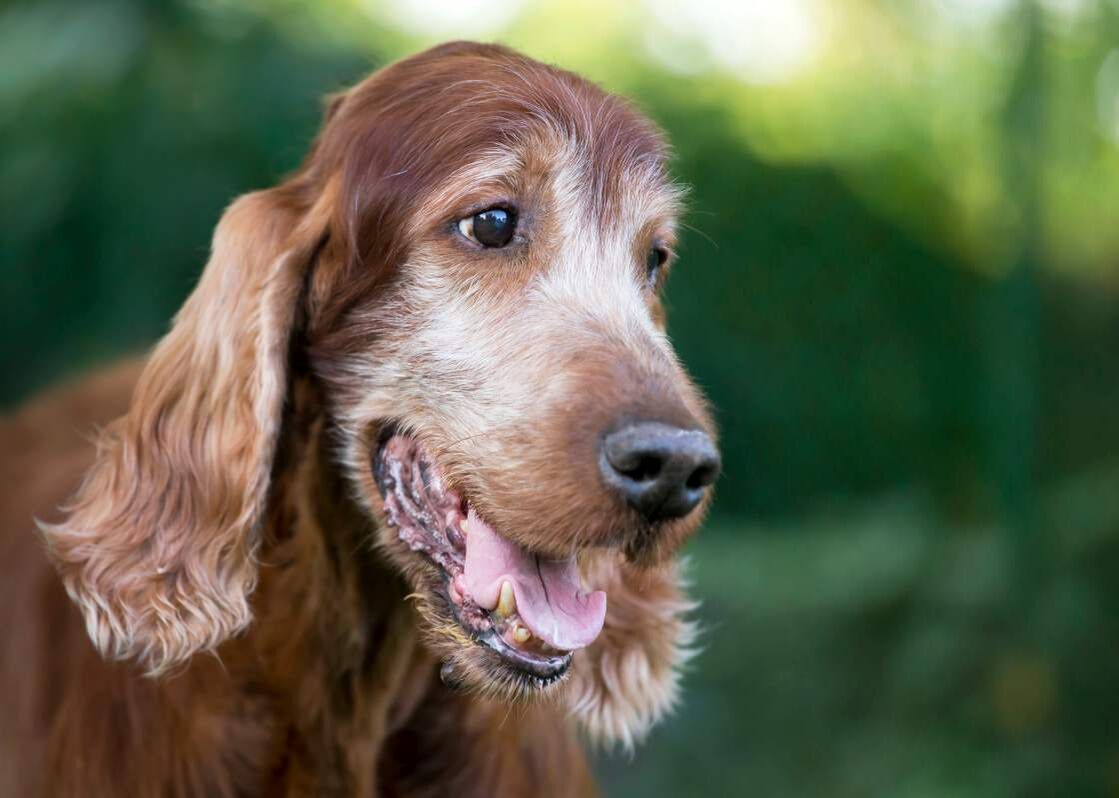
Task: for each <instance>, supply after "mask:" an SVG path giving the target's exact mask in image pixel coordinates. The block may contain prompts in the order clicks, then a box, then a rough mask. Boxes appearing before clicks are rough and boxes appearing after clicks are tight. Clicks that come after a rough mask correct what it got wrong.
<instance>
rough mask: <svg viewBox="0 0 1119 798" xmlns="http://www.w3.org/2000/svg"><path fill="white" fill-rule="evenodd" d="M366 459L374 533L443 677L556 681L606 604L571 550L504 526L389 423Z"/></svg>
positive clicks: (494, 684) (503, 684)
mask: <svg viewBox="0 0 1119 798" xmlns="http://www.w3.org/2000/svg"><path fill="white" fill-rule="evenodd" d="M372 466H373V476H374V481H375V482H376V484H377V488H378V490H379V492H380V496H381V507H382V510H381V513H382V515H383V519H382V520H383V522H384V523H383V524H382V539H381V542H382V544H383V545H384V546H385V547H386V548H387V549H388V550H389V551H390V553H391V554H392V557H393V559H394V560H395V561H396V562H397V563H398V565H400V566H402V569H403V570H404V571H405V574H406V576H407V577H408V578H409V579H410V581H411V583H412V587H413V589H414V591H415V594H414V598H415V599H416V600H417V603H418V607H419V610H420V614H421V616H422V617H424V619H425V626H426V627H427V628H426V629H425V630H424V632H425V637H426V638H427V641H428V643H429V645H430V646H431V647H432V648H433V649H434V650H435V651H436V652H437V654H438V655H439V656H441V657H442V659H443V666H442V669H441V676H442V678H443V681H444V682H445V683H446V684H448V685H449V686H452V687H455V688H460V689H468V690H475V691H479V692H482V693H485V694H487V695H491V696H494V697H501V698H505V699H517V698H521V697H529V696H536V695H539V694H540V693H541V692H544V691H548V690H550V689H552V688H554V686H556V685H558V684H560V683H561V682H563V680H564V678H565V677H566V675H567V673H568V670H569V668H570V666H571V660H572V657H573V655H574V654H575V652H576V651H578V650H579V649H581V648H585V647H586V646H588V645H590V644H591V643H593V642H594V640H595V638H597V636H598V634H599V633H600V632H601V630H602V625H603V621H604V618H605V614H606V600H607V597H606V594H605V593H603V592H602V591H594V590H588V589H587V587H586V586H585V585H584V584H583V582H582V579H581V576H580V573H579V568H578V565H577V563H576V557H575V554H571V555H570V556H568V557H565V558H561V559H556V558H554V557H548V556H546V555H544V554H541V553H539V552H534V551H532V550H530V549H527V548H525V547H524V546H522V545H520V544H519V543H516V542H514V541H512V540H510V539H508V538H506V537H505V536H503V535H502V534H501V533H500V532H498V531H497V530H495V529H494V528H493V527H492V526H491V525H490V524H489V523H487V522H486V521H485V520H484V519H483V518H482V517H481V515H480V514H479V512H478V511H477V509H476V508H475V507H474V506H473V505H472V504H471V502H470V501H469V499H468V498H467V497H465V496H464V495H463V494H462V493H461V492H460V491H458V490H457V489H455V488H454V487H452V486H451V485H449V484H448V483H447V482H446V481H445V479H444V477H443V472H442V470H441V468H440V467H439V465H438V464H437V463H436V462H434V460H433V459H432V458H431V456H430V455H429V453H428V451H427V450H426V448H425V447H424V446H423V444H422V443H421V442H420V440H419V439H418V438H417V437H415V436H412V435H409V434H406V433H402V432H400V431H399V430H398V428H397V427H395V426H394V425H387V426H386V427H385V428H383V431H382V432H381V434H380V436H379V438H378V441H377V444H376V446H375V447H374V451H373V452H372Z"/></svg>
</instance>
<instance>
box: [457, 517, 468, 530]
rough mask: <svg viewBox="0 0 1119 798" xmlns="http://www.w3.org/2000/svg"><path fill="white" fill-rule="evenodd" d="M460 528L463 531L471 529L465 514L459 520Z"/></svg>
mask: <svg viewBox="0 0 1119 798" xmlns="http://www.w3.org/2000/svg"><path fill="white" fill-rule="evenodd" d="M458 528H459V529H461V530H462V531H463V532H469V531H470V530H469V529H467V524H466V516H463V517H462V518H460V519H459V520H458Z"/></svg>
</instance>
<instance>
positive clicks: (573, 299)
mask: <svg viewBox="0 0 1119 798" xmlns="http://www.w3.org/2000/svg"><path fill="white" fill-rule="evenodd" d="M664 161H665V151H664V146H663V144H662V141H661V139H660V137H659V135H658V134H657V132H656V131H655V129H654V128H653V127H652V126H651V125H650V124H649V123H648V122H647V121H646V120H644V119H643V118H641V117H640V116H638V115H637V114H636V113H634V112H633V111H632V110H630V109H629V108H628V107H627V106H626V105H625V104H624V103H623V102H622V101H620V100H618V99H617V98H615V97H612V96H610V95H607V94H605V93H603V92H602V91H600V90H599V89H597V88H596V87H594V86H591V85H590V84H588V83H586V82H585V81H583V80H581V79H579V78H577V77H575V76H573V75H571V74H569V73H565V72H561V71H559V70H555V69H552V68H549V67H545V66H543V65H541V64H538V63H536V62H533V61H530V60H529V59H526V58H523V57H521V56H518V55H516V54H515V53H512V52H511V51H508V50H505V49H503V48H497V47H485V46H478V45H467V44H455V45H447V46H443V47H440V48H436V49H434V50H432V51H428V52H427V53H424V54H421V55H420V56H416V57H414V58H411V59H408V60H406V61H403V62H400V63H398V64H396V65H393V66H392V67H389V68H387V69H385V70H382V71H381V72H378V73H376V74H374V75H373V76H372V77H370V78H369V79H368V80H367V81H365V82H364V83H362V84H359V85H358V86H356V87H354V88H353V89H351V90H349V91H348V92H346V93H344V94H343V95H340V96H338V97H336V98H334V100H333V102H332V104H331V107H330V110H329V111H328V116H327V121H326V123H325V125H324V128H323V131H322V132H321V133H320V136H319V138H318V139H317V141H316V143H315V146H314V147H313V149H312V152H311V154H310V155H309V157H308V159H307V162H306V163H305V164H304V166H303V168H302V169H301V170H300V171H299V172H298V173H297V174H296V175H295V176H294V177H293V178H292V179H291V180H289V181H288V182H287V183H285V184H284V185H282V186H280V187H278V188H276V189H272V190H270V191H268V192H262V193H260V194H257V195H250V196H249V197H248V198H245V199H242V200H240V201H239V202H238V203H237V204H236V205H234V206H233V208H231V209H230V211H229V212H227V214H226V217H225V218H224V219H223V222H222V224H221V225H220V226H219V230H218V233H217V234H216V236H215V251H214V257H213V259H212V261H211V264H210V265H209V267H208V268H207V271H206V274H205V275H204V277H203V280H202V282H201V283H200V285H199V288H198V289H197V290H196V292H195V294H194V295H193V296H192V298H191V300H190V301H189V302H188V304H187V306H186V307H184V310H183V311H182V313H181V314H180V317H179V319H178V320H177V323H176V326H175V328H174V329H173V331H172V333H171V334H170V335H169V336H168V338H167V339H165V341H164V342H163V343H161V345H160V347H159V349H157V351H156V353H155V355H154V356H153V358H152V362H151V364H149V366H148V369H147V371H146V372H145V375H144V378H143V379H142V381H141V385H140V388H139V389H138V391H137V400H136V406H135V407H134V409H133V412H132V413H130V414H129V416H128V417H126V418H125V419H122V420H121V421H120V422H118V423H117V424H116V425H114V427H112V428H110V430H109V431H108V433H107V439H106V442H105V443H104V444H103V454H102V458H101V460H100V461H99V464H98V466H96V467H95V469H94V470H93V471H92V472H91V474H90V477H89V478H88V479H87V484H86V486H85V487H84V489H83V492H82V493H81V494H79V497H78V499H77V500H76V502H75V506H74V511H73V514H72V516H71V518H70V519H69V520H68V521H67V523H66V524H64V525H61V526H59V527H52V528H48V529H47V530H46V533H47V536H48V540H49V541H50V542H51V544H52V547H53V550H54V552H55V555H56V558H57V559H58V560H59V563H60V568H61V570H62V573H63V576H64V579H65V580H66V582H67V586H68V587H69V589H70V590H71V594H72V595H73V596H74V597H75V599H76V600H78V602H79V604H81V605H82V606H83V608H84V609H86V614H87V622H88V624H89V628H90V632H91V635H92V636H93V638H94V640H95V641H97V642H98V643H99V645H101V647H102V649H103V650H105V651H107V652H108V653H110V654H114V655H116V656H139V657H141V658H142V659H144V660H146V661H147V663H148V664H149V666H150V667H152V668H153V669H154V670H159V669H160V668H162V667H165V666H167V665H169V664H171V663H173V662H175V661H179V660H181V659H182V658H183V657H185V656H187V655H189V654H190V653H192V652H193V651H195V650H198V649H199V648H208V647H212V646H213V645H216V643H217V642H219V641H220V640H221V639H222V638H224V637H225V636H227V635H228V634H229V633H230V632H232V631H235V630H236V629H239V628H241V627H243V626H244V625H245V624H247V623H248V621H249V615H248V607H247V604H246V603H245V596H246V594H247V593H248V591H249V590H251V587H252V582H253V579H254V578H255V572H254V571H253V569H252V567H251V565H250V564H249V563H250V562H251V560H252V555H253V549H254V546H255V545H256V542H255V538H254V533H253V526H254V524H255V523H256V518H257V517H258V516H259V514H260V512H261V509H262V508H261V502H262V499H261V496H263V495H264V493H265V492H266V489H267V479H268V472H269V469H270V466H271V453H272V449H273V447H274V441H275V437H276V435H277V434H278V427H279V424H280V407H281V406H282V403H283V392H284V384H285V378H284V376H283V374H284V373H285V370H284V369H285V364H284V362H283V361H284V359H285V358H286V357H287V354H286V350H287V347H288V343H289V341H290V339H291V335H292V332H291V331H292V330H293V329H294V328H296V327H298V328H299V337H300V340H301V341H302V342H304V343H305V346H306V351H307V355H308V360H309V362H310V366H311V369H312V372H313V374H314V376H315V378H316V379H317V380H318V381H319V382H320V383H321V385H322V386H323V391H322V393H323V396H324V397H325V401H326V403H327V407H326V408H325V413H326V415H327V417H328V419H329V424H330V427H331V429H332V434H334V435H336V437H337V442H338V443H339V444H340V445H339V447H338V449H339V451H340V452H341V455H340V458H339V460H340V462H339V464H338V465H339V466H340V467H341V468H342V469H343V470H344V471H345V473H346V475H347V476H348V478H349V480H350V481H351V482H352V484H353V486H354V488H355V493H356V495H358V496H359V497H360V499H361V501H362V502H363V504H364V505H365V507H366V509H367V511H368V512H369V513H370V514H371V516H372V517H373V518H374V519H375V520H376V521H377V526H378V530H379V531H378V540H377V544H378V546H379V547H380V549H381V551H382V552H383V553H384V554H385V556H386V557H388V558H389V559H390V560H391V561H392V562H393V563H395V564H396V566H397V567H398V568H399V569H400V570H401V571H402V572H403V573H404V574H405V575H406V577H407V579H408V580H409V582H410V583H411V585H412V587H413V589H414V591H415V593H416V595H417V596H418V597H419V602H418V606H419V608H420V612H419V619H420V620H419V622H420V623H421V624H422V626H423V631H424V633H425V639H426V640H427V641H428V644H429V645H430V647H432V648H433V650H435V651H436V652H437V653H438V654H439V655H440V656H441V657H442V658H443V659H444V660H445V662H446V663H447V664H446V666H445V668H444V674H445V676H446V678H448V679H453V680H454V681H455V682H456V683H458V684H461V685H463V686H465V687H468V688H474V689H478V690H482V691H485V692H487V693H490V694H494V695H499V696H501V697H505V698H516V697H523V696H528V695H536V694H538V693H541V692H544V693H562V690H563V689H564V688H559V687H556V686H555V685H557V684H558V683H561V682H568V683H569V684H568V687H567V688H566V689H567V695H568V698H569V700H570V702H571V704H572V706H573V707H575V708H578V709H581V710H582V712H583V714H584V715H585V716H593V719H592V722H591V726H592V731H596V730H597V731H598V732H600V733H602V734H603V735H606V736H613V737H621V738H622V739H624V740H626V741H628V739H629V738H630V737H631V736H632V735H633V734H635V733H637V732H639V731H640V728H641V727H642V725H643V724H647V722H648V721H650V720H651V719H652V718H653V717H654V716H655V715H656V714H658V713H659V712H660V711H661V710H662V709H663V708H664V706H665V705H667V704H668V703H670V702H671V700H672V695H673V694H674V689H675V666H676V664H678V661H679V659H680V657H681V656H682V650H683V648H684V647H685V646H686V643H687V639H686V638H687V634H688V627H687V625H686V622H685V620H684V619H683V617H682V614H683V610H684V608H685V607H686V602H685V601H684V599H683V598H682V597H681V596H680V594H679V592H678V589H677V585H676V581H677V580H676V575H675V570H674V565H673V563H672V557H671V555H672V554H673V553H674V552H675V551H676V550H677V548H678V547H679V545H680V544H681V542H682V541H683V540H684V539H686V538H687V536H688V535H690V534H691V533H692V532H693V531H694V530H695V529H696V527H697V525H698V523H699V519H700V517H701V515H702V513H703V511H704V508H705V507H706V505H707V503H708V501H709V486H710V485H711V483H712V482H713V480H714V478H715V476H716V474H717V471H718V467H719V464H718V454H717V452H716V450H715V448H714V444H713V443H712V435H713V432H712V425H711V422H710V419H709V416H708V413H707V411H706V408H705V405H704V402H703V400H702V398H701V397H700V395H699V393H698V392H697V390H696V389H695V387H694V386H693V384H692V383H691V382H690V380H689V379H688V377H687V376H686V374H685V373H684V371H683V370H682V368H681V367H680V365H679V363H678V361H677V360H676V358H675V356H674V354H673V352H672V349H671V347H670V345H669V343H668V340H667V338H666V336H665V332H664V328H663V312H662V309H661V305H660V300H659V293H658V292H659V289H660V287H661V285H662V284H663V281H664V279H665V276H666V273H667V271H668V269H669V268H670V266H671V262H672V259H673V256H672V249H673V245H674V243H675V229H676V213H677V210H678V199H679V191H678V189H677V188H676V187H675V186H674V185H673V184H672V183H671V181H670V180H669V178H668V176H667V174H666V171H665V164H664ZM238 325H239V326H238ZM234 327H236V328H235V329H234ZM200 369H206V370H207V372H208V375H209V376H208V382H207V381H205V380H204V381H203V383H202V385H194V384H188V383H187V382H186V381H185V380H184V378H183V376H182V374H183V372H184V370H185V371H188V372H189V371H191V370H193V371H195V372H196V373H197V372H198V370H200ZM203 411H205V414H206V415H205V419H204V420H203V419H202V418H201V416H200V414H201V413H202V412H203ZM177 420H181V423H182V424H184V425H189V426H190V428H191V429H192V430H194V432H195V435H196V436H198V438H199V439H195V440H184V441H182V442H181V443H180V445H179V447H178V448H176V447H174V446H172V447H168V446H167V445H166V443H165V441H166V440H167V434H166V433H167V430H168V429H175V423H176V421H177ZM153 423H155V424H157V425H162V426H163V429H162V430H156V429H153ZM161 441H164V443H163V445H161ZM184 459H190V460H191V462H190V463H185V462H184ZM208 469H209V470H208ZM125 472H129V473H128V474H126V473H125ZM211 474H212V475H213V476H210V475H211ZM124 477H131V478H134V479H138V480H146V481H147V482H148V483H151V484H160V485H163V486H165V487H164V490H165V491H170V501H169V502H165V503H164V505H163V506H161V507H159V508H156V507H155V506H154V502H152V501H150V500H149V501H145V500H144V498H143V497H142V496H141V497H138V496H137V495H136V494H135V493H134V492H133V493H131V494H130V495H129V496H127V497H121V496H117V501H115V502H112V501H107V500H106V497H111V496H112V495H113V490H112V488H113V487H114V486H119V485H120V480H121V479H122V478H124ZM184 479H185V483H184ZM152 480H155V483H152ZM118 493H119V490H118ZM165 498H166V497H165ZM113 527H115V531H113ZM200 529H201V530H202V531H201V533H200V532H199V530H200ZM122 530H123V531H122ZM97 546H108V548H111V549H112V551H113V552H114V553H115V554H114V556H113V558H112V559H111V561H110V560H104V561H99V562H94V561H92V560H91V558H90V556H89V553H90V551H91V550H93V549H95V548H96V547H97ZM91 547H92V548H91ZM107 550H108V549H107V548H106V549H102V552H104V551H107ZM96 559H97V558H94V560H96ZM199 563H201V565H200V564H199ZM144 568H148V569H151V570H152V571H154V576H155V577H156V578H150V577H151V574H150V573H149V574H147V576H148V577H149V578H146V579H145V578H138V577H137V573H138V570H137V569H140V571H142V569H144ZM188 617H189V620H188ZM627 646H629V648H630V649H632V651H631V652H630V656H629V659H628V660H627V662H629V663H630V664H629V665H628V666H627V667H630V668H631V669H633V670H634V671H635V672H634V673H633V674H629V676H630V677H632V678H635V679H644V680H645V681H647V682H656V684H651V683H650V684H645V685H643V686H642V689H638V690H637V692H644V693H646V694H647V695H648V696H649V697H648V698H646V699H638V698H637V697H635V696H629V697H628V698H627V697H624V696H623V697H620V698H619V697H613V698H611V699H607V698H606V697H604V695H603V694H602V693H604V690H603V689H602V682H603V680H604V679H606V680H607V681H609V676H608V675H607V674H605V673H604V672H603V668H604V667H607V666H606V665H604V663H606V662H609V661H611V660H613V659H616V657H614V656H612V654H622V653H626V652H625V651H624V650H622V649H625V648H626V647H627ZM581 649H586V651H585V653H584V654H582V655H580V658H573V653H574V652H576V651H579V650H581ZM611 649H614V650H613V651H611ZM573 661H574V662H575V665H576V667H575V668H574V678H567V677H568V673H569V670H570V669H571V667H572V663H573ZM580 662H582V666H581V668H580V667H579V664H580ZM610 700H612V701H614V702H619V701H623V702H624V701H628V702H629V704H628V705H627V706H626V707H623V708H619V709H618V710H617V711H616V712H614V713H610V712H607V711H606V710H605V709H604V706H605V704H606V703H607V702H608V701H610Z"/></svg>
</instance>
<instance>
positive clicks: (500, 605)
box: [496, 581, 517, 618]
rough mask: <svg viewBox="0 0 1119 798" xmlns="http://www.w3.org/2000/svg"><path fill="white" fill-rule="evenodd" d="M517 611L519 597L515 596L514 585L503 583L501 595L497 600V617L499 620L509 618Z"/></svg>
mask: <svg viewBox="0 0 1119 798" xmlns="http://www.w3.org/2000/svg"><path fill="white" fill-rule="evenodd" d="M516 611H517V597H516V596H515V595H514V594H513V585H512V584H511V583H510V582H508V581H506V582H502V583H501V595H500V596H499V597H498V599H497V610H496V612H497V615H498V617H499V618H508V617H509V616H510V615H512V614H513V613H514V612H516Z"/></svg>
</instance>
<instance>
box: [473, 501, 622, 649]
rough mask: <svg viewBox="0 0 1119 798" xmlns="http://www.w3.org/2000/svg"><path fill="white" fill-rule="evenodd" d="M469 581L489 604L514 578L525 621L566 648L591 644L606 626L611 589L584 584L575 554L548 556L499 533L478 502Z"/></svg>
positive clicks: (543, 637)
mask: <svg viewBox="0 0 1119 798" xmlns="http://www.w3.org/2000/svg"><path fill="white" fill-rule="evenodd" d="M463 581H464V583H465V587H466V592H467V594H468V595H469V596H470V597H471V598H472V599H474V601H476V602H477V603H478V605H479V606H480V607H484V608H486V609H487V610H492V609H493V608H494V607H496V606H497V599H498V596H499V595H500V594H501V583H502V582H505V581H508V582H511V583H512V585H513V595H515V596H516V598H517V612H518V614H519V615H520V616H521V620H523V621H524V622H525V626H527V627H528V628H529V629H530V630H531V631H532V633H533V634H534V635H536V636H537V637H539V638H540V639H541V640H543V641H544V642H545V643H547V644H548V645H550V646H552V647H553V648H558V649H560V650H561V651H572V650H573V649H576V648H583V647H584V646H588V645H590V644H591V642H593V641H594V639H595V638H596V637H598V633H599V632H601V631H602V622H603V619H604V618H605V617H606V594H605V593H603V592H602V591H601V590H596V591H594V592H593V593H587V592H585V591H584V590H583V587H582V585H581V584H580V581H579V571H578V569H577V567H576V565H575V558H574V557H570V558H568V559H566V560H545V559H541V558H539V557H537V556H535V555H532V554H529V553H528V552H527V551H525V550H524V549H522V548H521V547H520V546H518V545H517V544H516V543H513V542H512V541H509V540H506V539H505V538H503V537H501V535H499V534H497V532H495V531H494V530H493V527H491V526H490V525H489V524H487V523H486V522H485V521H483V520H482V519H481V518H479V517H478V515H477V514H476V513H475V512H474V508H473V507H472V508H470V513H469V515H468V516H467V533H466V567H465V569H464V572H463Z"/></svg>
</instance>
